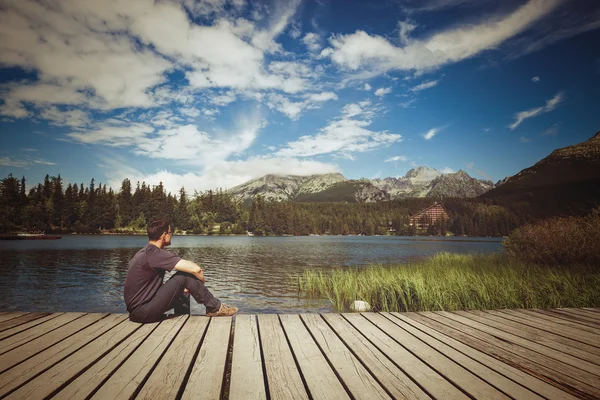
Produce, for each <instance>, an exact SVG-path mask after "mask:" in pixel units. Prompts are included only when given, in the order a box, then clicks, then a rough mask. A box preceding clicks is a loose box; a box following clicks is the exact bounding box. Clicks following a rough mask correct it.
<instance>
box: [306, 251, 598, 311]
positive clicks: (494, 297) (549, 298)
mask: <svg viewBox="0 0 600 400" xmlns="http://www.w3.org/2000/svg"><path fill="white" fill-rule="evenodd" d="M297 281H298V282H299V285H300V290H301V292H303V293H304V294H306V295H307V296H310V297H325V298H328V299H329V300H330V301H331V303H332V305H333V307H334V309H335V310H336V311H346V310H348V309H349V306H350V304H352V302H353V301H354V300H364V301H367V302H368V303H369V304H370V305H371V307H372V308H373V309H374V310H376V311H433V310H447V311H452V310H469V309H499V308H557V307H599V306H600V271H598V269H597V268H592V267H586V266H574V265H571V266H568V267H550V266H539V265H535V264H531V263H527V262H522V261H519V260H518V259H515V258H514V257H510V256H509V255H507V254H504V253H499V254H491V255H481V254H466V255H465V254H451V253H440V254H438V255H436V256H434V257H432V258H430V259H427V260H423V261H419V262H414V263H409V264H405V265H397V266H381V265H371V266H367V267H360V268H356V267H355V268H347V267H346V268H344V269H342V268H337V269H335V270H330V271H323V270H306V271H305V272H304V273H303V274H302V275H301V276H300V277H299V279H298V280H297Z"/></svg>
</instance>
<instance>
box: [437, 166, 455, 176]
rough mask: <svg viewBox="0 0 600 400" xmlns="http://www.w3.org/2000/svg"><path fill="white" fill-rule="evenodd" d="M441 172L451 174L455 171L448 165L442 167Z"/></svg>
mask: <svg viewBox="0 0 600 400" xmlns="http://www.w3.org/2000/svg"><path fill="white" fill-rule="evenodd" d="M440 172H441V173H442V174H453V173H455V172H456V171H454V170H453V169H452V168H450V167H444V168H443V169H442V170H441V171H440Z"/></svg>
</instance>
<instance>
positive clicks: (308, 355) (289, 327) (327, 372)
mask: <svg viewBox="0 0 600 400" xmlns="http://www.w3.org/2000/svg"><path fill="white" fill-rule="evenodd" d="M279 319H280V320H281V323H282V325H283V330H284V331H285V332H286V335H287V337H288V340H289V342H290V346H291V348H292V351H293V352H294V355H295V356H296V361H297V362H298V365H299V366H300V370H301V371H302V375H303V376H304V380H305V381H306V386H308V391H309V392H310V395H311V397H312V398H313V399H350V396H348V393H346V389H344V386H342V384H341V383H340V381H339V380H338V378H337V376H336V375H335V373H334V372H333V370H332V369H331V367H330V366H329V364H328V363H327V359H326V358H325V357H324V356H323V353H321V350H319V346H317V344H316V343H315V341H314V340H313V338H312V337H311V336H310V333H309V332H308V331H307V330H306V327H305V326H304V324H303V323H302V321H301V320H300V316H299V315H289V314H288V315H280V316H279Z"/></svg>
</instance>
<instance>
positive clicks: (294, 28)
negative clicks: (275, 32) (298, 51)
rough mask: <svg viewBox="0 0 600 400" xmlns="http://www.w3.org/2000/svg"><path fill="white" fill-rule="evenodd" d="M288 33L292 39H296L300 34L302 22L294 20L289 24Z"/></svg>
mask: <svg viewBox="0 0 600 400" xmlns="http://www.w3.org/2000/svg"><path fill="white" fill-rule="evenodd" d="M289 35H290V36H291V38H292V39H298V38H299V37H300V35H302V24H301V23H300V22H299V21H294V22H292V24H291V25H290V30H289Z"/></svg>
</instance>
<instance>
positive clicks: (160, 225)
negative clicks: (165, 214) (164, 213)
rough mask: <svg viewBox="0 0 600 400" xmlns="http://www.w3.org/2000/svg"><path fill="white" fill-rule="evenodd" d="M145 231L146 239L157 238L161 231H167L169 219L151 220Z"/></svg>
mask: <svg viewBox="0 0 600 400" xmlns="http://www.w3.org/2000/svg"><path fill="white" fill-rule="evenodd" d="M146 231H147V232H148V239H150V240H158V239H160V236H161V235H162V234H163V233H165V232H168V231H169V221H166V220H164V219H159V220H156V221H152V222H150V223H149V224H148V228H147V229H146Z"/></svg>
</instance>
